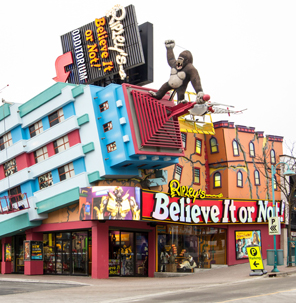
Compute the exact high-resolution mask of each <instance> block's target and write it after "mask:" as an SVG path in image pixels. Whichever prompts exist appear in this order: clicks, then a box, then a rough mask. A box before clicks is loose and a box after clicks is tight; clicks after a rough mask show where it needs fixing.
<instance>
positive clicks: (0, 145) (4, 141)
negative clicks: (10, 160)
mask: <svg viewBox="0 0 296 303" xmlns="http://www.w3.org/2000/svg"><path fill="white" fill-rule="evenodd" d="M11 145H12V138H11V132H8V133H6V134H5V135H3V136H2V137H0V150H3V149H4V148H7V147H9V146H11Z"/></svg>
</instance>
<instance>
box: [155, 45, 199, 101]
mask: <svg viewBox="0 0 296 303" xmlns="http://www.w3.org/2000/svg"><path fill="white" fill-rule="evenodd" d="M165 46H166V48H167V60H168V64H169V66H170V67H171V75H170V79H169V81H168V82H166V83H164V84H163V85H162V87H161V88H160V89H159V90H158V92H156V93H155V92H153V91H149V93H150V95H151V96H153V97H154V98H155V99H157V100H160V99H162V98H163V96H164V95H165V94H166V93H167V92H168V91H169V90H172V89H174V90H175V91H176V93H177V97H178V103H179V102H182V101H183V100H184V99H185V91H186V88H187V85H188V83H189V81H190V82H191V84H192V86H193V88H194V90H195V92H196V93H197V98H196V102H197V103H204V100H203V98H202V97H203V95H204V93H203V91H202V87H201V83H200V78H199V74H198V71H197V69H196V68H195V67H194V66H193V64H192V63H193V57H192V54H191V52H190V51H188V50H186V51H183V52H182V53H181V54H180V55H179V57H178V60H176V59H175V55H174V52H173V48H174V47H175V41H174V40H166V41H165Z"/></svg>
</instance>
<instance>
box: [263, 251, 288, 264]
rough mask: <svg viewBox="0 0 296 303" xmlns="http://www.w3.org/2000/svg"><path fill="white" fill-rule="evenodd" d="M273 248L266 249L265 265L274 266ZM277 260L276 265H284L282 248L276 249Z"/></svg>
mask: <svg viewBox="0 0 296 303" xmlns="http://www.w3.org/2000/svg"><path fill="white" fill-rule="evenodd" d="M274 251H275V250H274V249H267V250H266V252H267V265H269V266H274ZM276 252H277V262H276V265H284V251H283V249H277V250H276Z"/></svg>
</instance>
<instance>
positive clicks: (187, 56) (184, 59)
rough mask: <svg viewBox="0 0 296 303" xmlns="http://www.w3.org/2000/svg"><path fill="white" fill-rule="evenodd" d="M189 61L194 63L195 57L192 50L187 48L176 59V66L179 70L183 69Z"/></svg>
mask: <svg viewBox="0 0 296 303" xmlns="http://www.w3.org/2000/svg"><path fill="white" fill-rule="evenodd" d="M188 63H191V64H192V63H193V57H192V54H191V52H190V51H188V50H186V51H183V52H182V53H181V54H180V55H179V57H178V60H177V61H176V68H177V70H181V69H182V68H183V67H185V66H186V65H187V64H188Z"/></svg>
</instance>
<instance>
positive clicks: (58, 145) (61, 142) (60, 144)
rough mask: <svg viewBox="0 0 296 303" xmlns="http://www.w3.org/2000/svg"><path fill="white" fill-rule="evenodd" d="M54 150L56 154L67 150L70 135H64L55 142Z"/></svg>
mask: <svg viewBox="0 0 296 303" xmlns="http://www.w3.org/2000/svg"><path fill="white" fill-rule="evenodd" d="M53 147H54V152H55V153H56V154H58V153H60V152H62V151H64V150H66V149H67V148H69V147H70V144H69V139H68V136H64V137H62V138H60V139H57V140H56V141H54V142H53Z"/></svg>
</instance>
